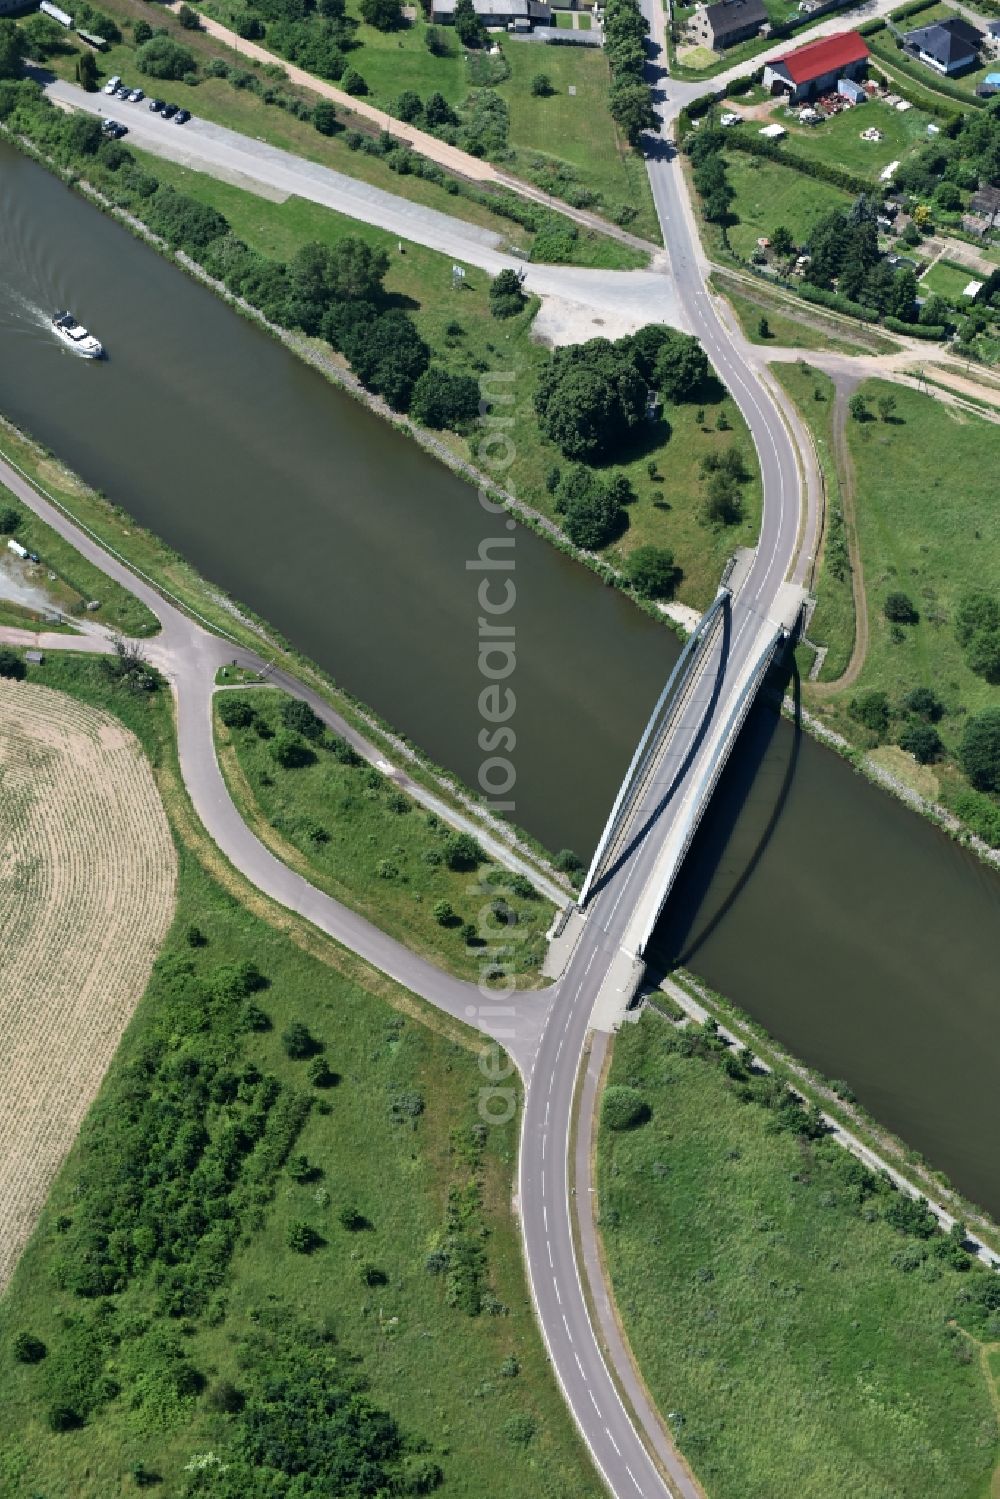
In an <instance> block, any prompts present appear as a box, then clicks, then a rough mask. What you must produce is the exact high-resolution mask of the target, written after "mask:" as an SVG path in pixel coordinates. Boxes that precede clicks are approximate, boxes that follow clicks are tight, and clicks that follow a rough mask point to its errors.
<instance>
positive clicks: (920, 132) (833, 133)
mask: <svg viewBox="0 0 1000 1499" xmlns="http://www.w3.org/2000/svg"><path fill="white" fill-rule="evenodd" d="M922 19H923V18H922V17H921V20H922ZM775 118H776V119H780V121H781V123H782V124H783V125H784V126H785V128H786V129H787V131H788V144H789V147H790V148H791V149H793V150H794V151H795V154H796V155H797V156H804V157H807V158H808V159H809V160H810V161H822V162H826V163H827V164H828V165H829V166H835V167H841V168H843V170H844V171H847V172H856V173H857V174H858V176H861V177H870V178H871V179H872V181H874V180H875V179H876V178H877V177H878V175H879V173H880V172H881V171H882V169H883V167H886V166H888V165H889V163H890V161H905V160H906V157H907V156H908V155H909V154H910V153H911V152H912V151H914V150H915V149H916V148H917V147H918V146H921V145H924V144H926V142H927V140H928V135H927V126H928V124H929V123H930V122H931V116H930V115H928V114H925V113H924V112H923V110H920V109H909V110H905V111H904V112H903V113H900V112H899V111H898V110H896V109H890V107H889V106H888V105H887V104H882V103H880V102H879V101H878V100H869V101H868V103H867V104H864V105H861V106H859V107H858V108H856V109H848V110H845V111H844V113H843V114H839V115H834V116H833V117H832V118H831V119H828V120H824V121H823V122H822V123H821V124H819V125H812V126H810V125H800V124H798V122H797V121H796V119H795V118H794V116H791V115H786V114H785V113H781V114H779V115H776V116H775ZM872 127H874V128H875V129H876V130H880V131H881V132H882V139H881V140H880V141H864V140H862V139H861V132H862V131H863V130H868V129H870V128H872Z"/></svg>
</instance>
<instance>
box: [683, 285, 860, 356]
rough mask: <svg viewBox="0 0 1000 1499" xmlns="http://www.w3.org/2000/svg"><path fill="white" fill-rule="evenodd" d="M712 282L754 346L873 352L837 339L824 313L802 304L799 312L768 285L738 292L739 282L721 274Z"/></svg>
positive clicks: (844, 339) (841, 352) (790, 302)
mask: <svg viewBox="0 0 1000 1499" xmlns="http://www.w3.org/2000/svg"><path fill="white" fill-rule="evenodd" d="M711 281H712V285H713V286H714V287H715V289H716V291H720V292H721V293H722V295H723V296H724V297H725V298H726V301H727V302H729V304H730V305H731V307H732V309H733V311H734V312H735V313H736V316H737V318H738V319H739V323H740V327H741V328H742V329H743V332H744V333H745V334H746V336H747V338H749V339H750V341H751V343H755V344H762V345H763V346H764V347H765V348H766V347H767V345H768V344H774V345H776V346H777V347H779V348H787V349H836V350H837V352H838V353H840V354H867V353H870V352H872V350H871V348H870V346H867V345H864V344H861V343H852V342H850V340H849V339H847V338H839V337H837V335H836V333H834V332H831V331H830V330H831V327H832V326H836V325H833V324H831V322H830V321H828V320H826V319H824V318H823V316H822V314H815V313H814V310H813V308H812V307H809V306H807V304H806V303H802V304H801V312H800V308H799V306H797V305H796V304H795V303H794V302H792V301H786V300H784V299H783V298H780V297H778V296H776V295H775V294H774V293H773V292H772V291H771V290H770V289H769V288H768V287H767V286H766V285H762V287H761V290H760V291H759V292H758V291H757V290H756V289H755V288H751V287H744V288H742V289H741V290H740V291H737V290H736V289H735V288H736V286H737V285H739V284H740V283H738V282H734V281H732V280H730V279H729V278H728V277H726V276H725V275H719V274H718V273H715V274H713V275H712V277H711ZM762 317H763V318H766V319H767V325H768V329H769V332H768V333H767V335H766V336H762V334H761V332H760V321H761V318H762Z"/></svg>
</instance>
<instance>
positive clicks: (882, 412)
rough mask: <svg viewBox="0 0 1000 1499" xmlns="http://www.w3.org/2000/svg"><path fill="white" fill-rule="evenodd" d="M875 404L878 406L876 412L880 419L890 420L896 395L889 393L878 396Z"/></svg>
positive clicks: (894, 407)
mask: <svg viewBox="0 0 1000 1499" xmlns="http://www.w3.org/2000/svg"><path fill="white" fill-rule="evenodd" d="M875 404H876V406H877V407H878V414H879V416H880V417H881V418H882V420H883V421H884V422H889V421H891V420H892V414H893V412H894V411H895V409H896V397H895V396H891V395H884V396H879V398H878V400H877V401H876V402H875Z"/></svg>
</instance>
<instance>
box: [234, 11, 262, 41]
mask: <svg viewBox="0 0 1000 1499" xmlns="http://www.w3.org/2000/svg"><path fill="white" fill-rule="evenodd" d="M236 35H237V36H241V37H242V38H243V40H244V41H245V42H261V41H263V40H264V37H265V36H266V35H267V28H266V27H265V25H264V22H263V21H262V20H261V18H260V16H253V15H250V14H249V13H245V14H244V15H242V16H238V17H237V19H236Z"/></svg>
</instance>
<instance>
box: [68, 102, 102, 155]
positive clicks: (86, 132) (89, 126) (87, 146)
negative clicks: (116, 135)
mask: <svg viewBox="0 0 1000 1499" xmlns="http://www.w3.org/2000/svg"><path fill="white" fill-rule="evenodd" d="M63 129H64V136H63V139H64V140H65V142H66V144H67V146H68V147H69V149H70V150H71V151H72V152H73V155H74V156H94V155H95V154H96V152H97V148H98V146H99V145H100V144H101V142H102V141H103V139H104V134H103V132H102V130H101V122H100V120H99V119H98V118H97V116H96V115H87V114H82V113H75V114H71V115H70V116H69V118H68V119H67V120H66V122H65V124H64V127H63Z"/></svg>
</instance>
